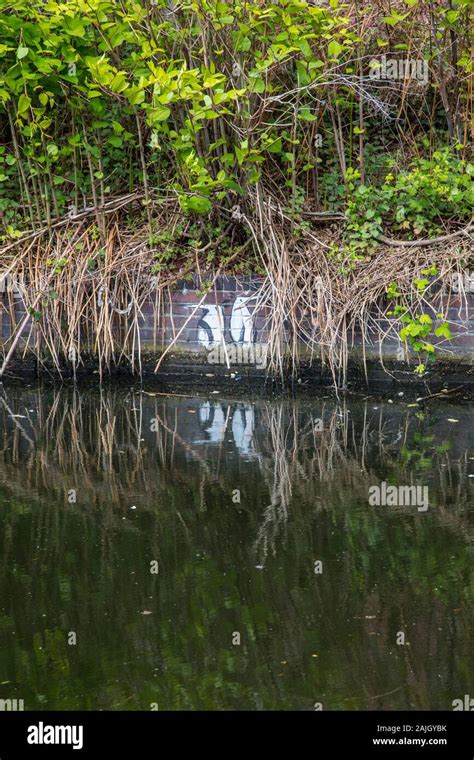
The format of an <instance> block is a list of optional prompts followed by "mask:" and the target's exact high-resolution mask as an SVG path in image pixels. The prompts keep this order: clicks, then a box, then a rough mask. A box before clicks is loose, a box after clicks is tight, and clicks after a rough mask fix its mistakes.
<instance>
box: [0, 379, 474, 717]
mask: <svg viewBox="0 0 474 760" xmlns="http://www.w3.org/2000/svg"><path fill="white" fill-rule="evenodd" d="M127 401H131V403H127ZM25 402H26V404H25ZM221 404H222V405H224V406H227V407H228V408H229V409H232V408H233V407H235V406H238V402H221ZM24 406H26V407H27V408H28V409H31V408H35V410H36V414H35V418H36V419H37V422H36V423H35V425H31V426H30V425H29V423H28V421H25V419H21V418H15V419H16V420H17V422H19V423H20V424H21V425H22V426H23V432H24V433H26V434H27V435H28V436H29V437H30V438H31V439H32V440H33V441H34V446H33V447H32V446H31V444H30V443H29V442H28V439H27V438H25V436H24V435H23V434H22V432H21V430H20V429H19V428H18V426H17V425H16V424H14V422H13V420H12V419H10V418H9V417H8V416H7V415H5V416H4V419H3V428H2V429H3V431H4V433H3V440H2V441H1V442H0V461H1V465H2V483H1V488H0V502H1V509H2V514H3V515H4V530H3V532H2V539H1V541H2V543H1V546H0V556H1V558H2V560H1V562H2V564H1V569H0V594H1V596H2V600H5V601H4V602H3V610H2V614H1V616H0V671H1V672H2V674H3V678H2V680H5V681H6V680H9V681H10V684H8V685H7V686H6V687H4V688H6V689H8V691H9V694H10V695H11V696H18V697H19V698H24V699H25V703H26V706H27V708H29V709H31V708H39V709H42V708H43V709H53V708H56V709H58V708H67V709H71V708H83V709H149V706H150V704H151V703H153V702H157V703H158V705H159V708H160V709H199V708H201V709H215V708H227V709H232V708H235V709H241V708H248V709H261V708H267V709H281V708H284V709H288V708H296V709H311V707H312V705H313V703H314V702H315V701H317V700H319V701H322V702H323V703H324V705H325V707H332V708H334V709H344V708H350V709H356V708H359V709H360V708H366V707H385V708H386V707H393V708H403V707H411V706H414V707H419V708H421V707H425V708H427V707H438V708H443V707H444V708H449V707H450V704H451V701H452V699H453V698H454V697H455V696H456V695H458V694H462V693H465V691H466V690H467V689H468V688H469V672H470V668H471V669H472V657H473V655H472V651H473V647H472V636H471V634H470V630H471V629H470V627H469V624H470V623H471V622H472V607H473V604H472V602H473V600H474V582H473V574H472V555H471V554H470V553H469V543H470V541H472V530H470V525H469V511H468V494H467V490H466V482H467V481H466V477H465V474H466V471H465V467H466V458H467V455H466V449H467V446H466V445H464V444H463V440H462V428H461V426H459V427H458V428H456V434H457V435H458V436H459V437H458V439H454V438H453V437H452V433H451V440H450V443H451V444H452V449H451V451H449V452H448V451H446V450H445V449H446V446H443V443H442V444H441V448H440V447H439V444H438V443H437V442H438V441H441V442H444V441H445V440H446V437H447V436H446V432H445V428H444V425H443V424H441V425H440V426H439V427H438V426H437V424H436V421H435V420H433V417H432V416H431V417H429V418H428V419H426V420H425V421H420V420H418V419H417V418H416V416H415V415H414V414H413V410H405V409H400V408H397V407H396V406H395V405H393V406H392V407H391V408H390V413H389V414H386V413H385V411H384V409H383V408H381V409H379V410H378V411H374V410H373V409H372V407H371V406H368V405H357V404H353V405H351V406H350V407H344V406H343V407H340V406H337V405H333V404H331V403H329V402H326V403H325V405H324V407H323V408H322V409H321V408H319V409H318V412H317V416H318V417H322V418H323V430H322V431H321V432H317V431H316V430H315V427H314V424H313V423H314V417H315V411H314V404H309V403H300V404H292V405H289V404H286V403H282V404H273V403H272V404H270V403H263V402H262V403H259V404H256V405H255V406H254V409H255V414H256V419H257V424H256V426H255V433H254V439H253V453H254V458H253V459H250V457H249V455H248V454H246V455H241V454H239V452H238V451H237V450H235V448H234V445H233V444H232V445H231V446H229V445H227V448H225V446H226V444H228V440H227V439H228V431H227V434H225V431H226V430H227V428H223V435H222V439H221V440H219V441H215V442H214V443H213V444H212V445H211V444H206V443H205V442H204V440H203V439H204V436H203V431H202V430H201V429H200V427H199V421H198V414H197V412H198V410H199V402H197V401H196V400H182V401H176V400H171V399H170V400H167V401H163V400H162V399H150V398H146V399H144V398H143V397H140V398H138V397H137V396H134V395H133V394H130V395H129V396H128V397H123V396H121V395H119V394H117V395H114V394H112V395H110V396H109V395H108V394H102V396H101V397H94V396H84V395H82V396H80V395H69V394H67V393H64V392H63V393H60V394H56V395H54V396H52V397H50V398H48V396H47V395H46V396H45V395H44V394H43V395H42V396H40V397H39V398H38V399H36V398H34V397H33V396H32V395H29V396H28V395H26V394H25V395H23V396H22V395H20V396H19V397H18V398H17V399H13V400H11V402H10V408H11V409H12V410H13V413H15V414H16V413H20V412H23V411H24ZM136 410H138V411H136ZM228 416H229V417H230V416H231V413H229V415H228ZM446 416H447V415H446ZM459 416H460V415H459ZM158 417H160V419H161V420H162V422H163V425H162V426H161V427H160V431H159V433H150V430H149V424H148V421H149V419H150V418H158ZM225 418H226V415H224V419H225ZM224 424H225V423H224ZM141 439H144V440H143V441H142V440H141ZM196 439H197V440H200V441H201V442H200V443H196ZM405 449H406V451H408V452H410V456H408V457H407V456H406V455H405V454H404V453H403V452H404V450H405ZM120 451H122V452H123V453H122V454H120V453H119V452H120ZM428 457H431V460H430V461H431V467H430V469H429V471H427V470H426V468H424V467H421V468H419V462H420V461H423V460H425V459H426V458H428ZM450 457H452V459H450ZM442 464H445V465H446V466H445V467H442V466H441V465H442ZM382 477H384V478H385V479H386V480H393V481H394V482H407V481H408V479H409V478H410V477H416V478H418V477H419V478H422V479H423V482H428V483H429V485H430V504H431V494H432V495H433V504H434V503H435V502H436V505H437V506H434V507H433V508H430V510H429V511H428V513H427V514H426V515H418V514H416V513H414V512H413V511H410V510H409V509H406V508H405V509H402V508H401V509H399V510H390V509H389V508H386V507H382V508H375V509H374V508H369V507H368V506H367V488H368V485H369V484H370V483H373V482H374V481H375V482H376V481H377V479H380V478H382ZM73 485H76V486H77V488H78V501H77V504H76V505H74V504H68V503H67V501H66V498H65V493H66V491H67V488H69V487H72V486H73ZM236 487H240V488H241V497H242V498H241V503H240V504H234V503H233V502H232V500H231V494H232V491H233V489H234V488H236ZM269 504H271V505H273V507H272V510H270V511H269V510H268V508H267V505H269ZM131 505H136V507H137V509H136V510H133V511H131V510H130V506H131ZM273 516H275V519H273ZM265 537H266V547H267V548H268V551H267V552H266V554H265V556H264V560H263V561H264V567H263V569H259V568H257V567H255V565H256V564H257V561H258V562H260V561H261V555H260V554H257V555H256V554H255V540H256V538H258V540H259V543H258V549H259V551H260V550H261V548H262V546H263V544H264V542H265ZM152 559H157V560H159V566H160V572H159V575H158V576H153V575H151V574H150V572H149V563H150V560H152ZM316 559H321V560H322V561H323V563H324V572H323V574H322V575H321V576H315V575H314V572H313V563H314V560H316ZM145 610H146V611H149V612H151V614H150V615H143V614H142V613H143V612H144V611H145ZM401 621H402V622H401ZM404 627H406V630H407V634H408V636H407V638H408V640H409V641H410V651H409V653H408V654H409V656H408V654H407V651H406V650H405V651H403V652H402V651H400V650H401V649H402V648H400V649H398V648H397V647H395V646H393V644H394V632H396V631H397V630H401V629H404ZM13 631H14V632H15V633H13ZM69 631H75V632H76V633H77V646H68V644H67V634H68V632H69ZM234 631H238V632H240V634H241V645H240V646H235V647H234V646H232V634H233V632H234ZM397 649H398V651H394V650H397ZM438 674H440V675H441V679H440V678H438ZM392 690H395V691H393V694H390V695H389V696H387V697H377V695H384V694H386V693H387V692H391V691H392ZM0 696H4V692H3V693H2V694H1V695H0Z"/></svg>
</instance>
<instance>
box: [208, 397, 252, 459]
mask: <svg viewBox="0 0 474 760" xmlns="http://www.w3.org/2000/svg"><path fill="white" fill-rule="evenodd" d="M229 417H230V419H231V427H232V437H233V439H234V444H235V446H236V448H237V449H238V450H239V451H240V452H241V454H245V455H246V456H250V455H255V449H254V444H253V435H254V431H255V411H254V408H253V406H252V405H251V404H238V405H237V406H236V407H234V408H232V407H231V408H229V407H227V408H226V411H225V412H224V409H223V407H222V406H221V404H212V403H210V402H209V401H205V402H204V403H203V404H201V405H200V407H199V426H200V428H201V431H202V432H204V433H205V436H206V437H205V438H204V439H199V440H195V441H194V443H213V444H219V443H221V442H222V441H223V440H224V436H225V433H226V429H227V424H228V419H229Z"/></svg>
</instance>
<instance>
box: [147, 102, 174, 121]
mask: <svg viewBox="0 0 474 760" xmlns="http://www.w3.org/2000/svg"><path fill="white" fill-rule="evenodd" d="M170 114H171V111H170V109H169V108H168V106H155V107H154V108H153V109H152V111H151V112H150V121H151V123H152V125H154V124H156V123H159V122H161V121H166V119H168V118H169V116H170Z"/></svg>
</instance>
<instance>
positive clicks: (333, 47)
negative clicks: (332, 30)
mask: <svg viewBox="0 0 474 760" xmlns="http://www.w3.org/2000/svg"><path fill="white" fill-rule="evenodd" d="M343 50H344V48H343V46H342V45H340V44H339V42H336V40H331V42H330V43H329V45H328V55H329V57H330V58H339V56H340V54H341V53H342V51H343Z"/></svg>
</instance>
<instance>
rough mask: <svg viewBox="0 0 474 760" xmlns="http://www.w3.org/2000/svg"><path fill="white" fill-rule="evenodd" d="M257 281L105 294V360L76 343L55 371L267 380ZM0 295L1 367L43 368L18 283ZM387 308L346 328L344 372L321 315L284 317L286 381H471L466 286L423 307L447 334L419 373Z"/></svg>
mask: <svg viewBox="0 0 474 760" xmlns="http://www.w3.org/2000/svg"><path fill="white" fill-rule="evenodd" d="M210 282H212V286H210ZM262 284H263V278H261V277H258V276H241V277H237V276H221V277H217V278H214V279H213V280H210V279H209V276H207V277H201V276H199V275H197V274H195V275H191V276H189V277H188V278H187V279H186V280H182V281H179V282H177V283H176V285H175V287H174V288H173V289H168V290H166V291H156V293H154V292H152V293H151V295H149V296H148V297H147V298H146V299H145V300H144V301H143V302H142V303H141V305H140V308H139V309H138V310H135V311H134V309H132V308H128V307H127V304H115V303H114V302H113V301H112V299H110V298H107V297H106V296H103V297H102V299H101V303H100V304H96V308H97V309H99V310H100V309H101V308H106V309H108V310H110V312H111V313H112V323H113V331H114V339H115V340H116V345H117V350H116V355H115V359H116V361H115V362H113V369H112V370H110V371H107V372H105V373H104V375H103V374H102V372H100V371H99V368H98V366H97V360H96V358H95V354H94V351H93V350H91V351H90V352H89V353H88V352H86V351H84V350H81V355H80V357H76V356H75V355H74V354H73V355H71V356H69V357H64V359H63V361H62V364H61V376H62V378H63V379H64V378H68V377H71V376H73V377H75V378H76V379H77V378H86V379H87V378H90V377H91V376H92V375H97V374H98V375H100V376H101V378H102V377H104V376H109V377H110V376H114V377H119V376H123V377H126V376H127V375H129V374H130V372H132V373H133V374H135V375H136V374H138V375H144V376H147V377H148V378H154V377H155V378H156V379H157V380H158V381H160V382H162V383H165V384H166V383H168V384H171V385H173V386H177V385H179V386H182V385H183V384H186V383H188V384H191V385H193V386H196V385H198V386H202V387H203V388H212V387H214V386H218V387H220V386H222V384H224V385H225V384H226V383H227V384H229V385H231V386H235V385H236V384H237V383H249V384H252V383H255V382H256V383H262V382H266V383H268V381H269V377H268V374H269V373H268V365H269V362H270V356H269V353H268V344H269V338H270V333H271V330H272V327H273V323H272V309H271V307H270V306H269V305H268V301H267V302H266V305H262V303H261V298H260V294H261V287H262ZM473 290H474V289H473ZM1 296H2V297H1V313H0V341H1V346H2V350H3V355H4V356H5V355H6V353H7V352H8V350H9V348H10V346H11V345H12V341H13V340H14V339H15V335H16V334H17V332H18V329H19V326H20V325H21V323H22V321H24V320H25V319H26V325H25V327H24V330H23V332H22V336H21V339H20V340H19V341H18V343H17V346H16V350H15V353H14V355H13V357H12V359H11V361H10V362H9V366H8V370H7V372H6V374H5V376H4V378H6V377H8V375H9V374H10V375H15V374H16V375H17V376H18V374H41V373H47V374H48V373H51V371H52V365H53V362H52V357H50V356H48V353H47V351H46V352H44V353H43V355H42V356H41V360H38V350H37V346H38V331H39V329H40V328H39V324H38V319H37V318H36V319H35V318H34V315H33V316H31V317H30V318H29V319H28V312H27V309H26V307H25V303H24V300H23V298H22V296H21V291H19V290H18V291H17V290H15V289H11V290H7V291H4V292H3V293H2V294H1ZM392 308H393V306H391V304H390V303H389V302H386V303H380V304H378V305H377V309H375V308H374V311H373V315H371V319H370V324H369V327H368V329H367V330H366V331H365V333H363V331H362V330H361V329H360V328H358V327H357V326H356V327H355V328H354V329H352V330H351V331H350V332H349V334H348V343H347V363H346V370H345V372H344V373H342V372H340V371H337V370H336V371H335V370H334V367H333V368H332V370H331V367H330V362H328V357H329V356H330V352H331V346H328V345H325V344H324V341H322V344H321V342H320V341H319V335H320V330H321V325H320V324H314V321H312V320H311V319H310V317H309V315H308V316H305V314H304V313H303V314H302V315H301V319H300V325H301V330H302V335H303V336H306V339H304V338H303V339H302V338H301V336H296V337H295V336H294V335H293V334H292V333H291V330H290V326H289V324H288V325H286V324H284V326H283V333H282V353H283V354H285V353H286V354H287V356H288V357H289V356H290V355H291V351H292V350H293V349H294V345H295V342H296V343H298V353H299V356H300V362H299V365H298V371H297V372H296V373H290V380H291V383H293V384H297V385H300V386H303V387H308V386H313V385H321V386H330V385H334V384H337V385H339V387H343V388H344V389H345V388H349V389H350V388H352V389H356V388H362V387H380V388H381V389H389V388H390V387H391V386H400V387H402V386H403V387H404V386H407V387H414V386H417V385H419V384H420V383H421V384H426V383H427V382H429V383H430V384H431V385H430V388H432V389H433V390H437V389H442V388H450V389H452V388H455V387H457V386H462V387H463V388H464V389H466V390H467V389H470V390H474V292H470V290H469V288H468V289H467V291H466V290H464V291H463V292H462V295H461V294H460V293H458V292H456V289H454V292H453V290H450V292H449V294H446V293H443V292H440V293H439V294H438V295H437V296H436V298H435V299H432V302H431V306H429V307H427V308H426V310H425V311H426V313H428V314H429V315H430V316H431V317H432V319H433V324H434V325H436V320H437V314H440V313H442V314H443V318H444V320H446V321H447V323H448V324H449V327H450V330H451V334H452V338H451V340H446V339H445V338H442V337H441V338H436V337H432V336H430V338H429V340H430V342H432V343H433V344H434V345H435V347H436V361H435V362H433V363H427V365H426V366H427V369H426V372H425V373H424V374H423V376H422V377H420V376H419V375H417V373H416V372H415V367H416V365H417V359H416V357H415V355H414V354H413V352H411V351H410V350H408V349H407V346H406V344H404V343H402V342H401V340H400V338H399V330H400V323H399V322H398V320H396V319H395V318H394V317H393V316H392V315H391V314H390V311H391V309H392ZM308 337H310V339H311V340H310V341H308ZM131 357H132V360H130V359H131ZM117 360H118V361H117ZM157 364H159V369H158V371H157V372H156V367H157Z"/></svg>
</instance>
